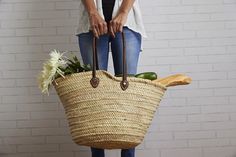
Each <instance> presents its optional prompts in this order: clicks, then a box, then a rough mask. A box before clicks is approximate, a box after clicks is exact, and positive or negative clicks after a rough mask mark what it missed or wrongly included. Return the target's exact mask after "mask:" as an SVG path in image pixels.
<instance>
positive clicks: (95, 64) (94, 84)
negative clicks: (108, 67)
mask: <svg viewBox="0 0 236 157" xmlns="http://www.w3.org/2000/svg"><path fill="white" fill-rule="evenodd" d="M96 69H98V60H97V42H96V38H95V37H93V77H92V79H91V80H90V84H91V85H92V87H93V88H96V87H97V86H98V84H99V78H97V77H96Z"/></svg>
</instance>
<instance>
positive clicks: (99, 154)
mask: <svg viewBox="0 0 236 157" xmlns="http://www.w3.org/2000/svg"><path fill="white" fill-rule="evenodd" d="M91 152H92V157H105V153H104V149H99V148H93V147H91Z"/></svg>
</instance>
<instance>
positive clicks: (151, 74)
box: [135, 72, 157, 80]
mask: <svg viewBox="0 0 236 157" xmlns="http://www.w3.org/2000/svg"><path fill="white" fill-rule="evenodd" d="M135 77H137V78H142V79H148V80H156V79H157V74H156V73H155V72H144V73H139V74H136V75H135Z"/></svg>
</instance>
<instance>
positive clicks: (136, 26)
mask: <svg viewBox="0 0 236 157" xmlns="http://www.w3.org/2000/svg"><path fill="white" fill-rule="evenodd" d="M77 1H79V15H78V17H79V25H78V28H77V32H76V33H77V34H80V33H86V32H88V31H89V30H90V22H89V16H88V12H87V11H86V8H85V6H84V4H83V2H82V0H77ZM94 2H95V5H96V7H97V10H98V13H99V14H100V16H101V17H102V18H103V19H105V18H104V15H103V10H102V0H94ZM121 4H122V0H115V4H114V8H113V12H112V18H113V17H115V15H116V14H117V12H118V9H119V8H120V6H121ZM124 26H127V27H129V28H130V29H132V30H133V31H135V32H138V33H140V34H141V36H142V37H145V38H147V34H146V31H145V28H144V24H143V20H142V15H141V11H140V7H139V0H135V2H134V4H133V7H132V8H131V10H130V12H129V13H128V17H127V21H126V23H125V24H124ZM141 47H142V46H141Z"/></svg>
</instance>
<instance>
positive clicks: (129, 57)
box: [111, 27, 142, 75]
mask: <svg viewBox="0 0 236 157" xmlns="http://www.w3.org/2000/svg"><path fill="white" fill-rule="evenodd" d="M123 32H124V35H125V45H126V61H127V73H128V74H136V73H137V65H138V59H139V55H140V51H141V39H142V38H141V35H140V34H139V33H137V32H135V31H133V30H131V29H129V28H128V27H124V28H123ZM111 49H112V57H113V65H114V68H115V75H118V74H122V61H123V57H122V56H123V55H122V51H123V47H122V36H121V33H120V32H119V33H116V37H115V38H114V39H112V40H111Z"/></svg>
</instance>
